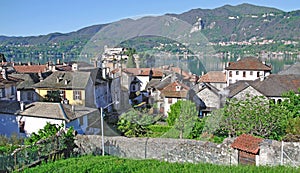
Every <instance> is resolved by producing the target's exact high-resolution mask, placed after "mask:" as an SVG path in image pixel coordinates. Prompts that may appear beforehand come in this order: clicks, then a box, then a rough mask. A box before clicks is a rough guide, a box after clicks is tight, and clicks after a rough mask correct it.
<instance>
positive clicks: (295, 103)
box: [282, 88, 300, 118]
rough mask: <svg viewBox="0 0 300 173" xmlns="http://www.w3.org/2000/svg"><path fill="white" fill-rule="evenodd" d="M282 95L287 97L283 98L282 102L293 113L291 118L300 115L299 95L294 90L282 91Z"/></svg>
mask: <svg viewBox="0 0 300 173" xmlns="http://www.w3.org/2000/svg"><path fill="white" fill-rule="evenodd" d="M299 93H300V88H299ZM283 97H285V98H287V99H285V100H284V101H283V102H282V104H283V105H284V106H285V107H286V108H287V109H288V110H289V111H290V112H291V113H292V114H293V118H296V117H300V95H299V94H296V93H295V92H294V91H290V92H287V93H284V94H283Z"/></svg>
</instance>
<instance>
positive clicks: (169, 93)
mask: <svg viewBox="0 0 300 173" xmlns="http://www.w3.org/2000/svg"><path fill="white" fill-rule="evenodd" d="M176 86H180V87H181V88H180V91H176ZM189 89H190V88H189V87H188V86H186V85H184V84H182V83H179V82H177V81H175V82H173V83H170V84H169V85H167V86H166V87H164V88H163V89H162V91H161V92H162V94H163V95H164V96H165V97H172V98H184V97H186V96H187V93H188V90H189Z"/></svg>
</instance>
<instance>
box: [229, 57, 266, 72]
mask: <svg viewBox="0 0 300 173" xmlns="http://www.w3.org/2000/svg"><path fill="white" fill-rule="evenodd" d="M225 69H226V70H267V71H269V70H271V67H269V66H268V65H265V64H263V63H262V62H261V61H259V60H258V59H257V58H255V57H247V58H243V59H241V60H239V61H237V62H230V63H229V66H228V67H226V68H225Z"/></svg>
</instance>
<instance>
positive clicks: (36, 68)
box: [14, 65, 47, 73]
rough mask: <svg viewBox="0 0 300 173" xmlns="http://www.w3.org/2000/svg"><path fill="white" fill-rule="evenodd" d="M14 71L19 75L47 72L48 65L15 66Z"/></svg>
mask: <svg viewBox="0 0 300 173" xmlns="http://www.w3.org/2000/svg"><path fill="white" fill-rule="evenodd" d="M14 69H15V70H16V72H18V73H39V72H46V71H47V65H15V66H14Z"/></svg>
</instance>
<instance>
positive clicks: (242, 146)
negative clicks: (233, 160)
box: [231, 134, 263, 165]
mask: <svg viewBox="0 0 300 173" xmlns="http://www.w3.org/2000/svg"><path fill="white" fill-rule="evenodd" d="M262 141H263V139H261V138H257V137H254V136H252V135H249V134H242V135H240V136H239V137H238V138H236V139H235V140H234V142H233V143H232V144H231V147H232V148H234V149H237V150H238V163H239V164H243V165H256V155H259V144H260V143H261V142H262Z"/></svg>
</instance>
